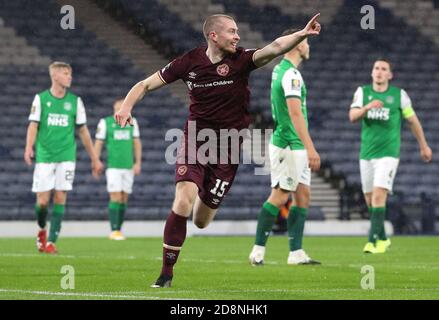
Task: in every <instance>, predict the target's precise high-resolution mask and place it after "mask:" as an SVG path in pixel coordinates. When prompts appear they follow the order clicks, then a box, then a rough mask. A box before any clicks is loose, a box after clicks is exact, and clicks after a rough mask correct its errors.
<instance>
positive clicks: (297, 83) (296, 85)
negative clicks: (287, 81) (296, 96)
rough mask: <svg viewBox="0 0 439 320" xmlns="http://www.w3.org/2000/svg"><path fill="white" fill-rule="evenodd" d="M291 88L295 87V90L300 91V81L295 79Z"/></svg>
mask: <svg viewBox="0 0 439 320" xmlns="http://www.w3.org/2000/svg"><path fill="white" fill-rule="evenodd" d="M291 86H292V87H293V90H299V89H300V80H299V79H293V81H292V84H291Z"/></svg>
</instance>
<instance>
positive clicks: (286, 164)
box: [268, 143, 311, 192]
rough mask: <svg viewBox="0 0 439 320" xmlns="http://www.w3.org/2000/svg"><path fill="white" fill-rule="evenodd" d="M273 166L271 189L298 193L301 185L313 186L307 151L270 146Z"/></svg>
mask: <svg viewBox="0 0 439 320" xmlns="http://www.w3.org/2000/svg"><path fill="white" fill-rule="evenodd" d="M268 150H269V153H270V164H271V187H272V188H275V187H277V186H279V187H280V188H281V189H283V190H287V191H292V192H294V191H296V189H297V186H298V185H299V183H302V184H304V185H306V186H311V169H310V168H309V164H308V155H307V152H306V150H290V148H288V147H287V148H284V149H282V148H279V147H277V146H275V145H273V144H271V143H270V144H269V145H268Z"/></svg>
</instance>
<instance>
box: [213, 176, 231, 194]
mask: <svg viewBox="0 0 439 320" xmlns="http://www.w3.org/2000/svg"><path fill="white" fill-rule="evenodd" d="M228 185H229V183H228V182H227V181H222V180H221V179H216V184H215V187H214V188H213V189H212V190H210V193H212V194H214V195H216V196H217V197H222V196H223V195H224V192H226V187H227V186H228Z"/></svg>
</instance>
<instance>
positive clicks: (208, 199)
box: [114, 14, 321, 288]
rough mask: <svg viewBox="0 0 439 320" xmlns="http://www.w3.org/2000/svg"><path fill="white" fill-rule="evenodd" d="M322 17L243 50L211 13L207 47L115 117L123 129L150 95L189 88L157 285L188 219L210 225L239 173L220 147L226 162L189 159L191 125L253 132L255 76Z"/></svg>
mask: <svg viewBox="0 0 439 320" xmlns="http://www.w3.org/2000/svg"><path fill="white" fill-rule="evenodd" d="M318 16H319V14H317V15H315V16H314V17H313V18H312V19H311V20H310V21H309V22H308V24H307V25H306V26H305V28H304V29H303V30H300V31H298V32H296V33H294V34H291V35H287V36H282V37H279V38H277V39H276V40H274V41H273V42H272V43H270V44H269V45H267V46H265V47H264V48H262V49H259V50H257V49H247V50H245V49H243V48H241V47H238V42H239V40H240V37H239V35H238V27H237V25H236V22H235V20H234V19H233V18H232V17H230V16H227V15H222V14H221V15H212V16H210V17H208V18H207V19H206V21H205V23H204V25H203V34H204V36H205V38H206V42H207V46H202V47H198V48H195V49H193V50H191V51H189V52H188V53H186V54H184V55H182V56H180V57H178V58H177V59H175V60H173V61H172V62H171V63H169V64H168V65H167V66H166V67H165V68H163V69H162V70H160V71H158V72H156V73H155V74H153V75H151V76H150V77H148V78H147V79H145V80H143V81H141V82H139V83H137V84H136V85H135V86H134V87H133V88H132V89H131V90H130V92H129V93H128V95H127V97H126V98H125V100H124V102H123V104H122V108H121V109H120V110H119V111H118V112H116V113H115V115H114V116H115V118H116V121H117V123H119V124H120V125H121V126H122V127H124V126H125V125H126V124H127V123H130V122H131V121H132V118H131V110H132V108H133V107H134V105H135V104H136V103H137V102H138V101H139V100H140V99H141V98H143V97H144V95H145V94H147V93H149V92H150V91H152V90H155V89H158V88H160V87H163V86H164V85H167V84H169V83H171V82H174V81H176V80H178V79H181V80H183V81H184V82H185V83H186V84H187V85H188V89H189V95H190V98H191V104H190V107H189V110H190V115H189V118H188V122H187V123H186V127H185V132H184V133H185V137H184V138H183V140H182V141H183V143H182V146H181V149H180V150H179V154H180V155H181V154H184V155H185V156H182V155H181V158H182V159H178V160H177V164H176V192H175V200H174V203H173V206H172V210H171V212H170V213H169V216H168V218H167V220H166V224H165V229H164V237H163V238H164V241H163V264H162V271H161V273H160V276H159V278H158V279H157V281H156V282H155V283H154V284H153V285H152V287H154V288H162V287H169V286H171V282H172V278H173V270H174V265H175V263H176V262H177V259H178V256H179V254H180V251H181V248H182V246H183V243H184V240H185V239H186V228H187V219H188V217H189V216H190V215H191V213H192V211H193V220H194V223H195V225H196V226H197V227H199V228H205V227H207V225H208V224H209V223H210V222H211V221H212V220H213V218H214V217H215V215H216V213H217V210H218V207H219V205H220V204H221V202H222V200H223V199H224V196H225V195H226V194H227V192H228V191H229V190H230V187H231V186H232V184H233V180H234V178H235V175H236V171H237V169H238V164H235V163H230V158H231V156H232V151H231V150H230V149H231V148H229V149H228V150H221V149H220V152H221V151H225V153H226V154H225V155H226V156H227V158H226V159H228V160H229V161H226V162H227V163H226V164H223V163H218V162H217V163H207V164H202V163H201V162H199V161H198V159H193V158H190V159H189V157H188V153H190V154H192V153H193V152H194V153H195V154H196V153H197V152H198V146H199V145H197V144H195V146H193V149H191V150H189V149H190V147H189V142H188V133H187V132H188V126H189V125H190V122H191V123H193V122H192V121H196V130H197V131H198V130H201V129H207V128H208V129H212V130H215V132H216V133H217V134H218V133H219V131H220V129H236V130H238V131H239V130H241V129H244V128H248V125H249V123H250V121H249V120H250V116H249V112H248V105H249V98H250V92H249V89H248V78H249V75H250V73H251V72H252V71H253V70H255V69H257V68H258V67H262V66H263V65H265V64H267V63H269V62H270V61H272V60H273V59H274V58H276V57H278V56H280V55H282V54H285V53H286V52H288V51H290V50H291V49H292V48H293V47H295V46H296V45H297V44H298V43H300V42H301V41H302V40H303V39H305V38H306V37H308V36H310V35H318V34H319V33H320V28H321V27H320V24H319V23H318V22H317V18H318ZM194 149H195V150H194ZM233 151H235V152H239V150H233ZM180 160H182V161H180ZM193 160H195V161H194V162H192V161H193Z"/></svg>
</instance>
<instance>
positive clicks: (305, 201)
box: [297, 192, 310, 208]
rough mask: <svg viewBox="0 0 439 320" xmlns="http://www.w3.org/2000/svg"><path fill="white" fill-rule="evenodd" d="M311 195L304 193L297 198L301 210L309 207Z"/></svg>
mask: <svg viewBox="0 0 439 320" xmlns="http://www.w3.org/2000/svg"><path fill="white" fill-rule="evenodd" d="M309 200H310V194H309V192H304V193H303V194H301V195H300V196H299V197H297V206H298V207H301V208H307V207H309Z"/></svg>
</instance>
